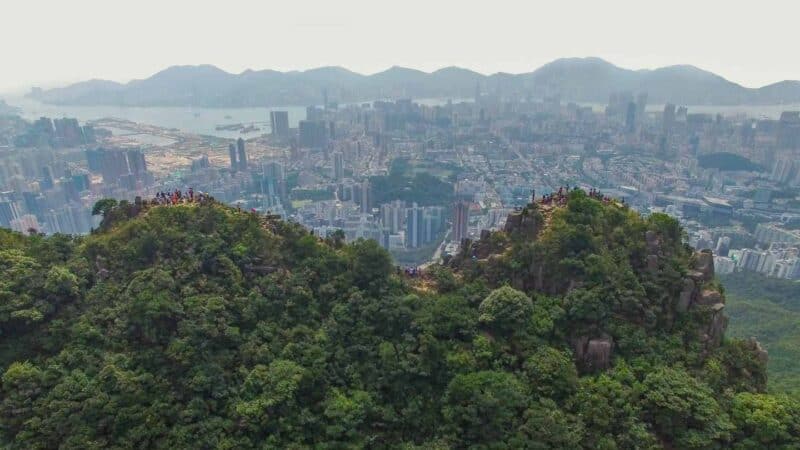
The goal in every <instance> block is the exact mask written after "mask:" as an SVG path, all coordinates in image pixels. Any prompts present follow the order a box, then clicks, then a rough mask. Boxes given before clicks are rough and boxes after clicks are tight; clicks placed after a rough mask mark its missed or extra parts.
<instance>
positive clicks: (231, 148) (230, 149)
mask: <svg viewBox="0 0 800 450" xmlns="http://www.w3.org/2000/svg"><path fill="white" fill-rule="evenodd" d="M228 157H229V158H230V159H231V172H236V170H237V169H238V168H239V163H238V162H237V161H236V144H230V145H228Z"/></svg>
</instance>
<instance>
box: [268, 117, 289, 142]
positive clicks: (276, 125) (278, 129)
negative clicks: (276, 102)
mask: <svg viewBox="0 0 800 450" xmlns="http://www.w3.org/2000/svg"><path fill="white" fill-rule="evenodd" d="M269 125H270V128H271V129H272V135H273V136H277V137H282V138H285V137H288V136H289V112H288V111H270V112H269Z"/></svg>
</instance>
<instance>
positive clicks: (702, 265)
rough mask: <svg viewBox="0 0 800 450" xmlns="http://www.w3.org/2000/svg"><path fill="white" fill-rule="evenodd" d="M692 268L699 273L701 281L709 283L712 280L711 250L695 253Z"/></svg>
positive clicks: (712, 258)
mask: <svg viewBox="0 0 800 450" xmlns="http://www.w3.org/2000/svg"><path fill="white" fill-rule="evenodd" d="M695 258H696V259H695V264H694V268H695V270H696V271H697V272H699V274H700V277H701V279H702V280H703V281H710V280H712V279H713V278H714V255H713V254H712V253H711V250H708V249H706V250H701V251H699V252H697V253H695Z"/></svg>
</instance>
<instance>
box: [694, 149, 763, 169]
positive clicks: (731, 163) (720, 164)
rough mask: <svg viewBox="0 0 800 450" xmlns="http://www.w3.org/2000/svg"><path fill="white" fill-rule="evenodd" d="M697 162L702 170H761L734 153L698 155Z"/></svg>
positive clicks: (756, 165)
mask: <svg viewBox="0 0 800 450" xmlns="http://www.w3.org/2000/svg"><path fill="white" fill-rule="evenodd" d="M697 162H698V163H699V164H700V167H702V168H704V169H720V170H730V171H735V170H747V171H757V170H761V166H759V165H758V164H756V163H754V162H753V161H750V160H749V159H747V158H745V157H744V156H741V155H737V154H735V153H727V152H719V153H709V154H706V155H700V156H698V157H697Z"/></svg>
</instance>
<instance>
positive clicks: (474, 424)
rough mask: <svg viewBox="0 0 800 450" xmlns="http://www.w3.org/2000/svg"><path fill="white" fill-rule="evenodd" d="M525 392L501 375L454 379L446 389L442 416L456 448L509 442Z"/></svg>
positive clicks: (478, 374)
mask: <svg viewBox="0 0 800 450" xmlns="http://www.w3.org/2000/svg"><path fill="white" fill-rule="evenodd" d="M525 406H526V400H525V390H524V388H523V386H522V384H521V383H520V382H519V380H517V379H516V377H514V376H513V375H511V374H509V373H505V372H494V371H482V372H473V373H469V374H463V375H456V376H455V377H454V378H453V380H452V381H451V382H450V384H449V385H448V386H447V391H446V392H445V395H444V400H443V407H442V414H443V415H444V418H445V422H446V426H447V429H448V430H449V434H450V436H451V439H452V440H453V441H454V442H456V443H457V446H466V445H469V444H472V445H475V444H481V443H499V442H504V441H506V440H507V439H509V438H510V437H511V436H512V434H513V433H514V430H515V429H516V427H517V426H518V424H519V421H520V415H521V413H522V411H523V410H524V409H525Z"/></svg>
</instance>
